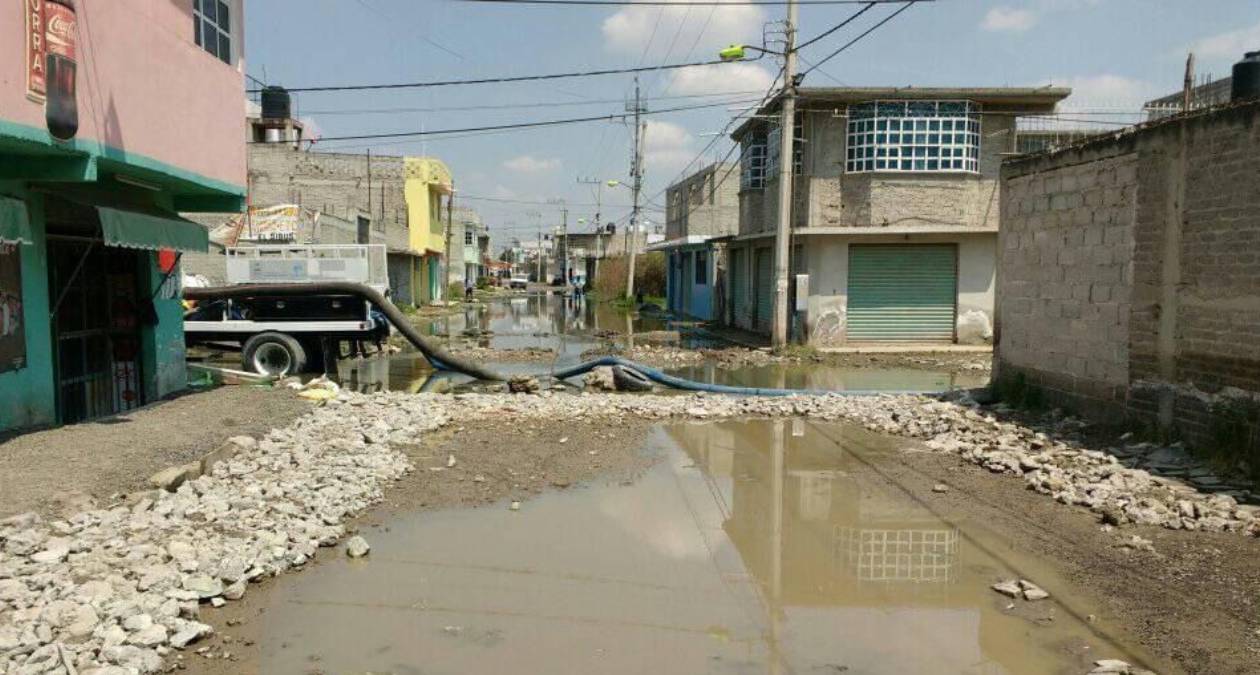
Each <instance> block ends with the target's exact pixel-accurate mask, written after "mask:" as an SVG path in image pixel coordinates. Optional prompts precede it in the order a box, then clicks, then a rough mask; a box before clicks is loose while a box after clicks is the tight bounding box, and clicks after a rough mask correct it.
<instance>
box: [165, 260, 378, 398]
mask: <svg viewBox="0 0 1260 675" xmlns="http://www.w3.org/2000/svg"><path fill="white" fill-rule="evenodd" d="M226 255H227V281H228V283H229V284H230V285H233V286H236V285H242V284H249V285H258V284H261V285H266V284H294V283H317V282H324V281H349V282H355V283H360V284H364V285H367V286H370V287H372V288H373V289H375V290H377V291H379V292H381V293H382V294H385V295H387V296H388V294H389V279H388V273H387V269H386V258H385V247H384V246H382V245H365V244H353V245H351V244H347V245H262V246H241V247H232V248H228V249H227V250H226ZM389 332H390V327H389V322H388V321H386V319H385V316H384V314H382V313H381V312H380V310H379V309H377V308H375V307H374V306H373V305H372V304H371V303H370V302H367V301H365V300H363V299H362V298H359V297H355V296H349V295H336V294H328V293H321V292H318V291H316V290H312V292H311V294H310V295H309V296H307V295H300V296H293V295H291V294H288V295H284V296H279V295H277V296H268V295H266V294H265V293H264V292H260V293H258V294H257V295H251V296H249V297H242V298H230V299H216V300H202V301H200V302H199V303H197V304H196V306H194V307H192V308H191V309H189V310H188V311H187V312H185V314H184V339H185V341H186V343H187V344H188V345H189V346H193V345H204V346H211V347H216V348H224V347H227V348H231V349H240V351H241V363H242V366H243V367H244V369H245V370H250V371H255V372H259V373H265V374H268V375H278V376H284V375H287V374H292V373H299V372H302V371H305V370H308V369H314V368H323V367H326V366H327V365H331V364H329V363H328V360H329V359H335V358H340V356H341V355H342V351H341V349H342V345H343V343H348V344H349V345H350V347H351V351H352V352H356V351H357V352H359V353H361V352H362V346H363V344H364V343H375V344H377V345H378V346H379V345H380V343H381V342H382V341H383V340H384V339H385V338H387V337H389Z"/></svg>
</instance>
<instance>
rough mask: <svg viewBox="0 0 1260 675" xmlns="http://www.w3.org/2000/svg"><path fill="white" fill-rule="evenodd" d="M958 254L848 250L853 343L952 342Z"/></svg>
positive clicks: (941, 248) (923, 249)
mask: <svg viewBox="0 0 1260 675" xmlns="http://www.w3.org/2000/svg"><path fill="white" fill-rule="evenodd" d="M957 260H958V249H957V247H956V246H955V245H953V244H943V245H898V244H892V245H882V244H880V245H855V246H850V247H849V302H848V336H847V337H848V340H849V341H850V342H953V341H954V315H955V311H956V303H957V299H958V282H957V280H958V264H957Z"/></svg>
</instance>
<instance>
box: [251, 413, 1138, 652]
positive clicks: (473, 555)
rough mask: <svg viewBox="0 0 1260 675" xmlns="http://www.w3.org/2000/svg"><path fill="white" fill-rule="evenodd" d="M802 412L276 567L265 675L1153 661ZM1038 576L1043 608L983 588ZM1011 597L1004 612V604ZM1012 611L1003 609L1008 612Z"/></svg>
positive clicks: (404, 522)
mask: <svg viewBox="0 0 1260 675" xmlns="http://www.w3.org/2000/svg"><path fill="white" fill-rule="evenodd" d="M900 443H901V442H900V441H895V440H893V439H890V438H888V437H883V436H878V435H875V434H872V433H870V432H866V431H863V430H860V429H858V428H856V427H852V426H846V425H836V424H821V423H815V422H810V421H805V420H801V419H794V420H774V421H767V420H758V421H730V422H720V423H687V424H672V425H667V426H663V427H658V428H657V430H656V431H654V432H653V433H652V434H651V436H650V437H649V441H648V443H647V447H646V448H645V452H648V453H654V454H656V455H658V456H659V457H660V461H659V462H658V463H656V464H655V465H654V467H653V468H652V469H650V470H649V471H647V472H646V473H645V474H644V475H643V476H642V477H641V478H639V479H638V480H635V481H626V482H619V481H614V482H606V483H598V482H597V483H596V484H594V485H592V486H590V487H585V488H580V489H576V490H571V491H567V492H563V493H551V494H546V495H543V496H541V497H539V498H537V499H534V500H531V501H528V502H525V503H524V505H523V506H522V507H521V510H520V511H511V510H509V509H508V508H507V507H506V504H503V503H500V504H498V505H494V506H490V507H486V508H479V509H458V510H442V511H432V512H402V513H399V514H396V515H394V516H392V517H390V518H388V519H387V520H386V521H384V523H383V525H382V526H381V527H379V528H376V529H369V530H368V531H366V532H365V533H364V534H365V536H367V537H368V539H369V540H370V541H371V542H372V546H373V552H372V554H371V556H370V557H369V558H366V559H363V560H349V559H346V558H344V557H337V558H334V559H332V560H329V561H328V562H327V563H325V564H322V565H318V566H315V567H314V568H312V569H310V570H308V571H307V572H306V573H304V574H301V575H292V576H286V577H283V578H281V579H279V580H278V582H277V583H276V584H275V585H274V586H273V587H272V588H271V590H270V591H269V593H268V595H267V600H266V601H265V603H264V605H263V608H264V609H265V613H263V614H262V615H260V617H259V625H258V629H257V630H258V633H257V639H258V642H259V646H260V648H261V652H260V659H261V662H260V664H259V665H260V670H261V671H263V672H332V673H364V672H390V673H421V672H423V673H464V672H469V673H504V672H537V673H544V672H545V673H642V672H660V673H839V672H851V673H985V674H987V673H1080V672H1086V671H1088V670H1089V669H1090V667H1091V665H1090V664H1092V663H1093V661H1094V660H1096V659H1099V658H1122V659H1125V660H1126V661H1129V662H1131V663H1135V664H1141V663H1146V662H1147V659H1145V658H1144V657H1143V656H1142V655H1141V654H1135V653H1133V652H1132V651H1130V650H1129V649H1127V648H1126V647H1125V646H1124V645H1121V644H1117V643H1115V642H1113V641H1112V640H1111V639H1109V638H1108V637H1107V635H1105V634H1104V633H1103V632H1101V631H1099V630H1097V628H1096V626H1094V625H1092V624H1090V623H1088V622H1087V621H1086V619H1085V618H1084V617H1085V616H1086V615H1088V614H1090V613H1092V612H1093V611H1094V608H1093V607H1091V606H1089V604H1088V602H1087V601H1085V600H1084V599H1082V598H1077V597H1073V595H1072V594H1071V591H1070V589H1071V587H1070V586H1069V585H1068V584H1066V583H1064V582H1063V581H1062V580H1061V579H1058V578H1057V577H1056V575H1055V574H1054V572H1053V571H1052V570H1051V569H1050V568H1049V566H1048V565H1046V564H1043V563H1042V562H1041V561H1039V560H1036V559H1033V558H1031V557H1029V556H1024V555H1021V554H1020V552H1019V551H1018V550H1015V549H1014V548H1013V547H1012V546H1011V545H1010V544H1009V542H1004V541H1003V540H1002V539H1000V538H999V537H996V536H994V535H992V534H990V533H989V532H987V531H986V530H985V529H984V527H983V526H981V525H980V524H978V523H975V522H970V521H968V520H967V519H965V518H957V517H953V516H951V514H950V513H948V512H938V511H939V509H936V508H933V506H932V505H931V503H930V501H922V500H917V499H915V498H914V497H912V496H911V495H910V493H909V492H907V491H904V490H902V489H901V488H900V487H898V486H897V485H896V484H894V483H891V482H889V481H888V480H886V479H885V478H883V476H882V473H881V470H880V463H881V458H882V457H885V456H887V455H888V454H889V453H894V452H897V450H898V446H899V444H900ZM1012 577H1018V578H1031V579H1035V580H1037V581H1038V583H1041V584H1043V585H1044V586H1046V587H1047V588H1051V589H1053V592H1054V595H1053V597H1052V598H1051V599H1048V600H1043V601H1040V602H1031V603H1030V602H1025V601H1023V600H1019V601H1011V600H1009V599H1008V598H1006V597H1005V596H1002V595H999V594H998V593H995V592H994V591H992V590H991V589H990V586H991V584H993V583H994V582H996V581H998V580H1000V579H1005V578H1012ZM1016 603H1017V604H1016ZM1008 604H1009V605H1010V607H1009V608H1008Z"/></svg>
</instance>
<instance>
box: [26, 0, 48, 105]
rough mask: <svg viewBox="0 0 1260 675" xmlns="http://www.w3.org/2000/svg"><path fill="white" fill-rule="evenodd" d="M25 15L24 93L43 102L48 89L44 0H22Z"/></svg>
mask: <svg viewBox="0 0 1260 675" xmlns="http://www.w3.org/2000/svg"><path fill="white" fill-rule="evenodd" d="M22 13H23V14H25V15H26V95H27V97H29V98H30V99H31V100H34V101H39V102H41V103H42V102H43V100H44V94H45V92H47V91H48V89H47V87H48V85H47V73H46V72H45V68H46V67H47V66H46V65H45V63H44V53H45V51H44V50H45V47H44V0H22Z"/></svg>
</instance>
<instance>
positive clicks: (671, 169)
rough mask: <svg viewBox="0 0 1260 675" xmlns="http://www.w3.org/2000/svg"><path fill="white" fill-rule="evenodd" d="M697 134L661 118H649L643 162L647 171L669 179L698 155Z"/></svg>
mask: <svg viewBox="0 0 1260 675" xmlns="http://www.w3.org/2000/svg"><path fill="white" fill-rule="evenodd" d="M695 140H696V139H695V136H692V135H691V132H690V131H687V130H686V129H685V128H683V127H681V126H678V125H677V124H674V123H673V122H663V121H660V120H648V121H647V130H646V132H645V135H644V137H643V163H644V166H645V167H646V168H647V171H648V172H649V173H651V174H654V175H655V176H656V177H657V178H660V179H662V180H669V179H671V178H673V177H674V174H675V173H677V172H678V171H679V170H681V169H682V168H683V167H684V166H686V165H687V163H688V162H690V161H691V160H692V159H694V158H695V156H696V152H697V151H696V148H695Z"/></svg>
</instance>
